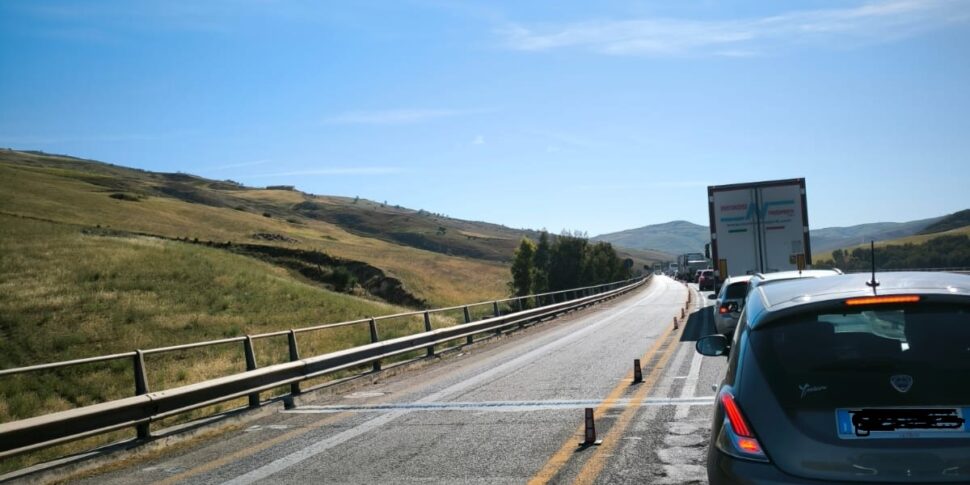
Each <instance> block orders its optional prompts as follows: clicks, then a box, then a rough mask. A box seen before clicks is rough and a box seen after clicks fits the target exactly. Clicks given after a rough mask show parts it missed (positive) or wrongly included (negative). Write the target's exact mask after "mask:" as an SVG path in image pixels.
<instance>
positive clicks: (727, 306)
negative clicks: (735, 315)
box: [717, 301, 738, 315]
mask: <svg viewBox="0 0 970 485" xmlns="http://www.w3.org/2000/svg"><path fill="white" fill-rule="evenodd" d="M736 311H738V304H737V303H734V302H733V301H732V302H730V303H724V304H722V305H721V307H720V308H718V309H717V312H718V313H720V314H721V315H724V314H726V313H731V312H736Z"/></svg>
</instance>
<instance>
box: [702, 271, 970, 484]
mask: <svg viewBox="0 0 970 485" xmlns="http://www.w3.org/2000/svg"><path fill="white" fill-rule="evenodd" d="M877 278H878V285H873V284H872V283H871V281H870V280H871V279H872V276H871V275H868V274H866V275H842V276H833V277H827V278H818V279H802V280H792V281H781V282H777V283H773V284H766V285H762V286H759V287H757V288H755V289H753V290H752V291H751V293H750V294H749V295H748V297H747V301H746V304H745V307H744V311H743V312H742V315H741V317H740V320H739V322H738V327H737V331H736V332H735V334H734V338H733V339H732V340H728V339H727V338H726V337H724V336H723V335H711V336H707V337H704V338H702V339H701V340H699V341H698V342H697V350H698V352H700V353H702V354H704V355H725V356H728V368H727V372H726V375H725V378H724V381H723V382H722V383H721V386H720V388H719V391H718V395H717V406H716V411H715V415H714V422H713V424H712V433H711V445H710V449H709V452H708V463H707V471H708V476H709V479H710V483H712V484H715V485H718V484H728V483H732V484H733V483H750V484H781V483H795V484H799V483H804V484H818V483H853V482H855V483H970V423H968V420H970V276H965V275H958V274H951V273H917V272H910V273H882V274H877Z"/></svg>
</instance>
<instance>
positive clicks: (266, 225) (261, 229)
mask: <svg viewBox="0 0 970 485" xmlns="http://www.w3.org/2000/svg"><path fill="white" fill-rule="evenodd" d="M329 199H330V198H326V197H315V196H311V195H307V194H302V193H300V192H295V191H290V190H265V189H251V188H245V187H242V186H239V185H235V184H232V183H227V182H217V181H210V180H206V179H201V178H198V177H194V176H190V175H185V174H159V173H151V172H144V171H140V170H134V169H128V168H124V167H117V166H113V165H108V164H103V163H99V162H90V161H82V160H78V159H74V158H65V157H60V156H51V155H39V154H33V153H24V152H17V151H11V150H0V213H5V214H13V215H24V216H30V217H35V218H40V219H47V220H51V221H56V222H62V223H68V224H77V225H82V226H90V227H97V226H101V227H106V228H111V229H118V230H123V231H130V232H135V233H141V234H150V235H158V236H163V237H167V238H188V239H190V240H196V239H198V240H200V241H218V242H227V241H231V242H235V243H249V244H264V245H270V246H279V247H287V248H292V249H299V250H307V251H321V252H324V253H326V254H328V255H330V256H333V257H336V258H342V259H345V260H348V261H358V262H364V263H367V264H369V265H371V266H372V267H374V268H378V269H380V270H382V271H383V272H385V273H386V274H387V275H388V276H389V277H393V278H395V279H398V280H400V281H401V282H403V285H404V287H405V288H406V289H407V291H408V292H410V293H411V294H413V295H414V296H415V297H417V298H419V299H421V300H424V301H426V302H427V303H428V304H429V305H450V304H457V303H464V302H468V301H478V300H487V299H492V298H496V297H499V296H502V295H504V294H505V291H506V287H505V283H506V281H507V280H508V269H507V265H506V263H504V262H501V261H498V260H497V259H475V258H471V257H461V256H449V255H447V254H443V253H442V252H435V251H429V250H425V249H420V248H416V247H414V246H409V245H405V244H400V243H396V242H393V241H390V240H389V238H379V237H369V236H366V235H363V234H361V233H359V232H356V231H351V230H347V229H346V228H344V227H342V226H340V225H338V224H333V223H330V222H327V221H325V220H320V219H318V218H314V217H308V216H306V215H303V214H301V213H299V212H298V211H295V210H293V207H294V206H296V205H299V204H302V203H305V202H307V201H313V203H315V204H323V203H326V202H327V201H328V200H329ZM335 204H336V205H338V206H341V207H342V206H344V205H355V204H352V203H351V201H346V202H340V203H339V204H337V203H335ZM378 205H379V204H378ZM376 209H377V208H375V212H376ZM365 212H366V211H365ZM414 214H415V215H413V216H410V217H412V218H418V216H417V213H414ZM455 227H457V226H455ZM469 227H471V226H469ZM483 230H484V229H483ZM449 231H450V232H453V233H458V232H460V229H454V230H448V229H446V231H445V232H446V234H447V232H449ZM466 232H468V231H466ZM475 234H478V233H475ZM485 236H487V237H489V238H492V239H493V240H502V241H505V239H502V238H504V237H506V236H503V235H501V234H498V233H494V234H484V233H482V237H481V238H480V239H484V237H485ZM427 237H428V238H430V239H433V240H434V239H435V238H436V237H437V236H434V235H431V236H427ZM474 237H479V236H474ZM441 239H442V240H445V239H444V238H441ZM460 240H462V241H468V240H469V239H468V238H467V237H464V236H463V237H462V238H461V239H460ZM515 242H517V239H516V240H515ZM507 244H508V246H509V250H508V251H509V254H511V251H512V250H511V247H512V246H513V244H512V242H511V240H509V241H508V243H507ZM495 247H499V245H496V246H495ZM496 251H498V250H497V249H496ZM453 252H460V251H453Z"/></svg>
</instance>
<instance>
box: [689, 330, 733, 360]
mask: <svg viewBox="0 0 970 485" xmlns="http://www.w3.org/2000/svg"><path fill="white" fill-rule="evenodd" d="M694 349H695V350H697V353H698V354H701V355H706V356H708V357H717V356H719V355H723V356H727V355H728V353H730V352H731V341H730V340H728V338H727V337H725V336H724V335H721V334H714V335H708V336H706V337H701V338H700V340H698V341H697V343H695V344H694Z"/></svg>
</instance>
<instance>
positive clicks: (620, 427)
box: [528, 290, 689, 485]
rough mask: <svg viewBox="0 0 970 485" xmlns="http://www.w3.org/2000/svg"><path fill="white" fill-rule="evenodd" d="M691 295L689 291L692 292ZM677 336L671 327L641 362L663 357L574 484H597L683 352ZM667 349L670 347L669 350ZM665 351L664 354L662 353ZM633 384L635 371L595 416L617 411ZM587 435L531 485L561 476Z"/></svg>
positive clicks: (555, 457) (568, 442) (571, 440)
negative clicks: (678, 353) (675, 357)
mask: <svg viewBox="0 0 970 485" xmlns="http://www.w3.org/2000/svg"><path fill="white" fill-rule="evenodd" d="M688 291H689V290H688ZM671 336H673V337H674V338H671ZM676 336H677V334H676V333H674V329H673V326H668V327H667V330H666V331H664V333H663V334H661V336H660V337H659V338H657V340H656V341H655V342H654V344H653V345H652V346H651V347H650V349H649V350H647V353H646V354H644V355H643V358H641V359H640V361H641V362H645V363H649V362H650V361H651V359H653V358H654V357H655V356H656V355H657V354H658V353H660V357H659V358H658V359H657V362H656V364H655V365H654V366H653V368H652V369H651V370H650V373H649V374H647V375H646V377H644V379H643V383H642V384H640V385H639V386H638V387H637V391H636V392H635V393H634V394H633V397H632V398H631V399H630V402H629V404H628V405H627V407H626V408H625V409H624V410H623V412H622V413H621V414H620V416H619V417H618V418H617V420H616V422H615V423H613V425H612V426H610V429H609V431H607V433H606V435H605V436H604V437H603V444H601V445H600V446H597V447H593V448H589V449H590V450H592V453H593V456H591V457H589V459H588V460H586V463H584V464H583V467H582V468H581V469H580V471H579V474H578V475H576V478H575V480H573V483H574V484H578V485H587V484H591V483H593V481H594V480H596V478H597V477H598V476H599V474H600V473H601V472H602V471H603V467H604V466H605V465H606V459H607V458H608V457H609V456H610V455H611V454H612V452H613V450H614V449H615V448H616V445H617V443H619V441H620V440H619V437H620V436H622V435H623V433H624V431H626V429H627V428H628V427H629V426H630V423H631V422H632V420H633V417H634V416H635V415H636V412H637V410H638V409H639V408H640V405H641V404H642V403H643V401H644V399H646V397H647V395H648V394H650V391H651V390H653V387H654V386H655V385H656V384H657V381H658V380H659V379H660V376H661V374H663V371H664V370H665V368H666V367H667V363H668V362H669V361H670V359H671V357H673V355H674V353H675V352H676V351H677V349H678V348H679V347H678V345H677V339H676ZM665 346H666V347H665ZM661 349H663V350H662V353H661ZM632 380H633V371H632V370H631V371H630V372H629V373H627V375H626V376H625V377H624V379H623V380H622V381H620V384H618V385H617V386H616V387H615V388H613V390H612V391H610V393H609V395H607V396H606V398H605V399H603V401H602V402H600V404H599V406H597V407H596V409H595V410H594V411H593V414H594V415H602V414H604V413H605V412H606V411H607V410H608V409H610V408H611V407H613V405H614V404H615V403H616V401H617V399H619V398H620V396H622V395H623V393H624V392H625V391H627V390H628V389H629V386H630V384H629V382H632ZM584 431H585V424H584V425H582V426H580V427H579V429H577V430H576V432H575V433H573V434H572V435H570V437H569V438H568V439H567V440H566V442H565V443H563V445H562V447H561V448H559V451H557V452H556V453H554V454H553V455H552V456H551V457H550V458H549V460H548V461H547V462H546V464H545V465H544V466H543V467H542V468H541V469H540V470H539V472H538V473H536V474H535V476H533V477H532V479H530V480H529V482H528V483H529V485H542V484H546V483H549V482H550V481H551V480H552V479H553V478H555V476H556V474H558V473H559V472H560V471H561V470H562V469H563V467H564V466H565V465H566V464H567V463H568V462H569V459H570V458H571V457H572V456H574V455H575V454H576V451H577V449H578V448H577V445H576V443H577V441H576V439H577V438H576V437H577V436H580V437H581V436H583V434H584Z"/></svg>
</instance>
